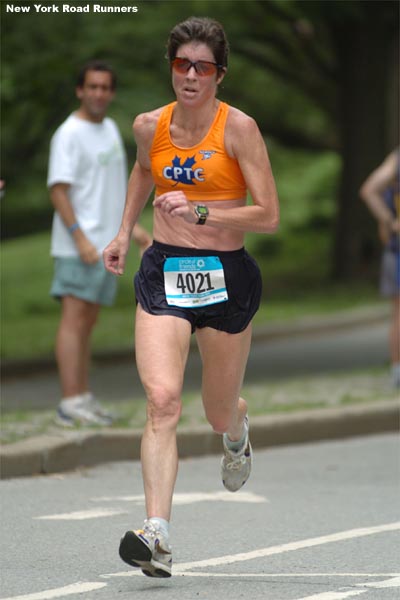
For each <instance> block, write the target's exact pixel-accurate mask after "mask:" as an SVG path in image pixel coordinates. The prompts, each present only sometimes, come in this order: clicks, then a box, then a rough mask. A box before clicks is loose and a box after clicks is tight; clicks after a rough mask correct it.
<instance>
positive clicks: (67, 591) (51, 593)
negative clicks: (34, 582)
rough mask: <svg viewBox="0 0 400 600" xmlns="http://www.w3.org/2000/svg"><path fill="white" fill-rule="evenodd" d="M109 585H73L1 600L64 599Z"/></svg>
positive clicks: (92, 582)
mask: <svg viewBox="0 0 400 600" xmlns="http://www.w3.org/2000/svg"><path fill="white" fill-rule="evenodd" d="M106 586H107V584H106V583H103V582H100V581H86V582H80V581H79V582H78V583H72V584H71V585H66V586H65V587H61V588H56V589H53V590H45V591H44V592H35V593H33V594H23V595H22V596H9V597H8V598H2V599H1V600H52V598H63V597H64V596H71V595H72V594H85V593H86V592H93V591H94V590H100V589H101V588H104V587H106Z"/></svg>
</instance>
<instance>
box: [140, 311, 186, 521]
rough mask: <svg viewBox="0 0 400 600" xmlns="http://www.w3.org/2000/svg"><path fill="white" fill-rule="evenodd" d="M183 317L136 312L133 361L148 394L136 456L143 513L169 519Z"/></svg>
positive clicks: (183, 358)
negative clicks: (138, 461) (144, 420)
mask: <svg viewBox="0 0 400 600" xmlns="http://www.w3.org/2000/svg"><path fill="white" fill-rule="evenodd" d="M190 336H191V325H190V323H189V322H188V321H186V320H185V319H182V318H179V317H172V316H169V315H163V316H155V315H151V314H149V313H146V312H145V311H144V310H143V309H142V308H141V306H140V305H138V307H137V311H136V329H135V339H136V344H135V347H136V363H137V367H138V372H139V375H140V379H141V381H142V384H143V387H144V389H145V392H146V396H147V422H146V426H145V429H144V433H143V438H142V447H141V460H142V471H143V483H144V491H145V497H146V511H147V517H148V518H151V517H161V518H163V519H165V520H167V521H169V519H170V516H171V504H172V495H173V491H174V485H175V480H176V475H177V470H178V452H177V445H176V427H177V425H178V421H179V417H180V413H181V392H182V385H183V377H184V371H185V365H186V361H187V356H188V352H189V344H190Z"/></svg>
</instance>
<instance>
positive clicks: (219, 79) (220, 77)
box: [217, 67, 228, 85]
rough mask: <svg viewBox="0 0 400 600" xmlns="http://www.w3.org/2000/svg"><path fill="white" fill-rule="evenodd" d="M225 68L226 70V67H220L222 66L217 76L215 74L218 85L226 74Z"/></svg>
mask: <svg viewBox="0 0 400 600" xmlns="http://www.w3.org/2000/svg"><path fill="white" fill-rule="evenodd" d="M227 70H228V69H227V68H226V67H222V68H221V69H220V70H219V73H218V76H217V84H218V85H219V84H220V83H221V82H222V80H223V78H224V77H225V75H226V72H227Z"/></svg>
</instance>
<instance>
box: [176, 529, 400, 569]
mask: <svg viewBox="0 0 400 600" xmlns="http://www.w3.org/2000/svg"><path fill="white" fill-rule="evenodd" d="M399 529H400V521H397V522H396V523H387V524H385V525H377V526H375V527H361V528H358V529H349V530H347V531H340V532H338V533H332V534H330V535H323V536H320V537H315V538H308V539H306V540H299V541H298V542H289V543H288V544H281V545H279V546H271V547H269V548H260V549H259V550H252V551H251V552H243V553H240V554H227V555H226V556H217V557H215V558H209V559H205V560H197V561H193V562H188V563H180V564H179V565H177V570H178V571H179V572H183V571H188V570H189V569H193V568H201V567H216V566H218V565H227V564H231V563H236V562H242V561H246V560H252V559H257V558H263V557H265V556H272V555H274V554H283V553H284V552H292V551H293V550H302V549H304V548H311V547H313V546H321V545H323V544H330V543H332V542H343V541H345V540H351V539H355V538H359V537H365V536H367V535H374V534H376V533H383V532H386V531H396V530H399Z"/></svg>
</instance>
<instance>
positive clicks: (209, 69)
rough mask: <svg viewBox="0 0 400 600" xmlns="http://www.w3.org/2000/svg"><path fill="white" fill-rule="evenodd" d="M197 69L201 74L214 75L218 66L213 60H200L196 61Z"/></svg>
mask: <svg viewBox="0 0 400 600" xmlns="http://www.w3.org/2000/svg"><path fill="white" fill-rule="evenodd" d="M196 70H197V72H198V74H199V75H212V73H215V71H216V66H215V65H214V64H213V63H212V62H207V61H205V60H199V61H198V62H197V63H196Z"/></svg>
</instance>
